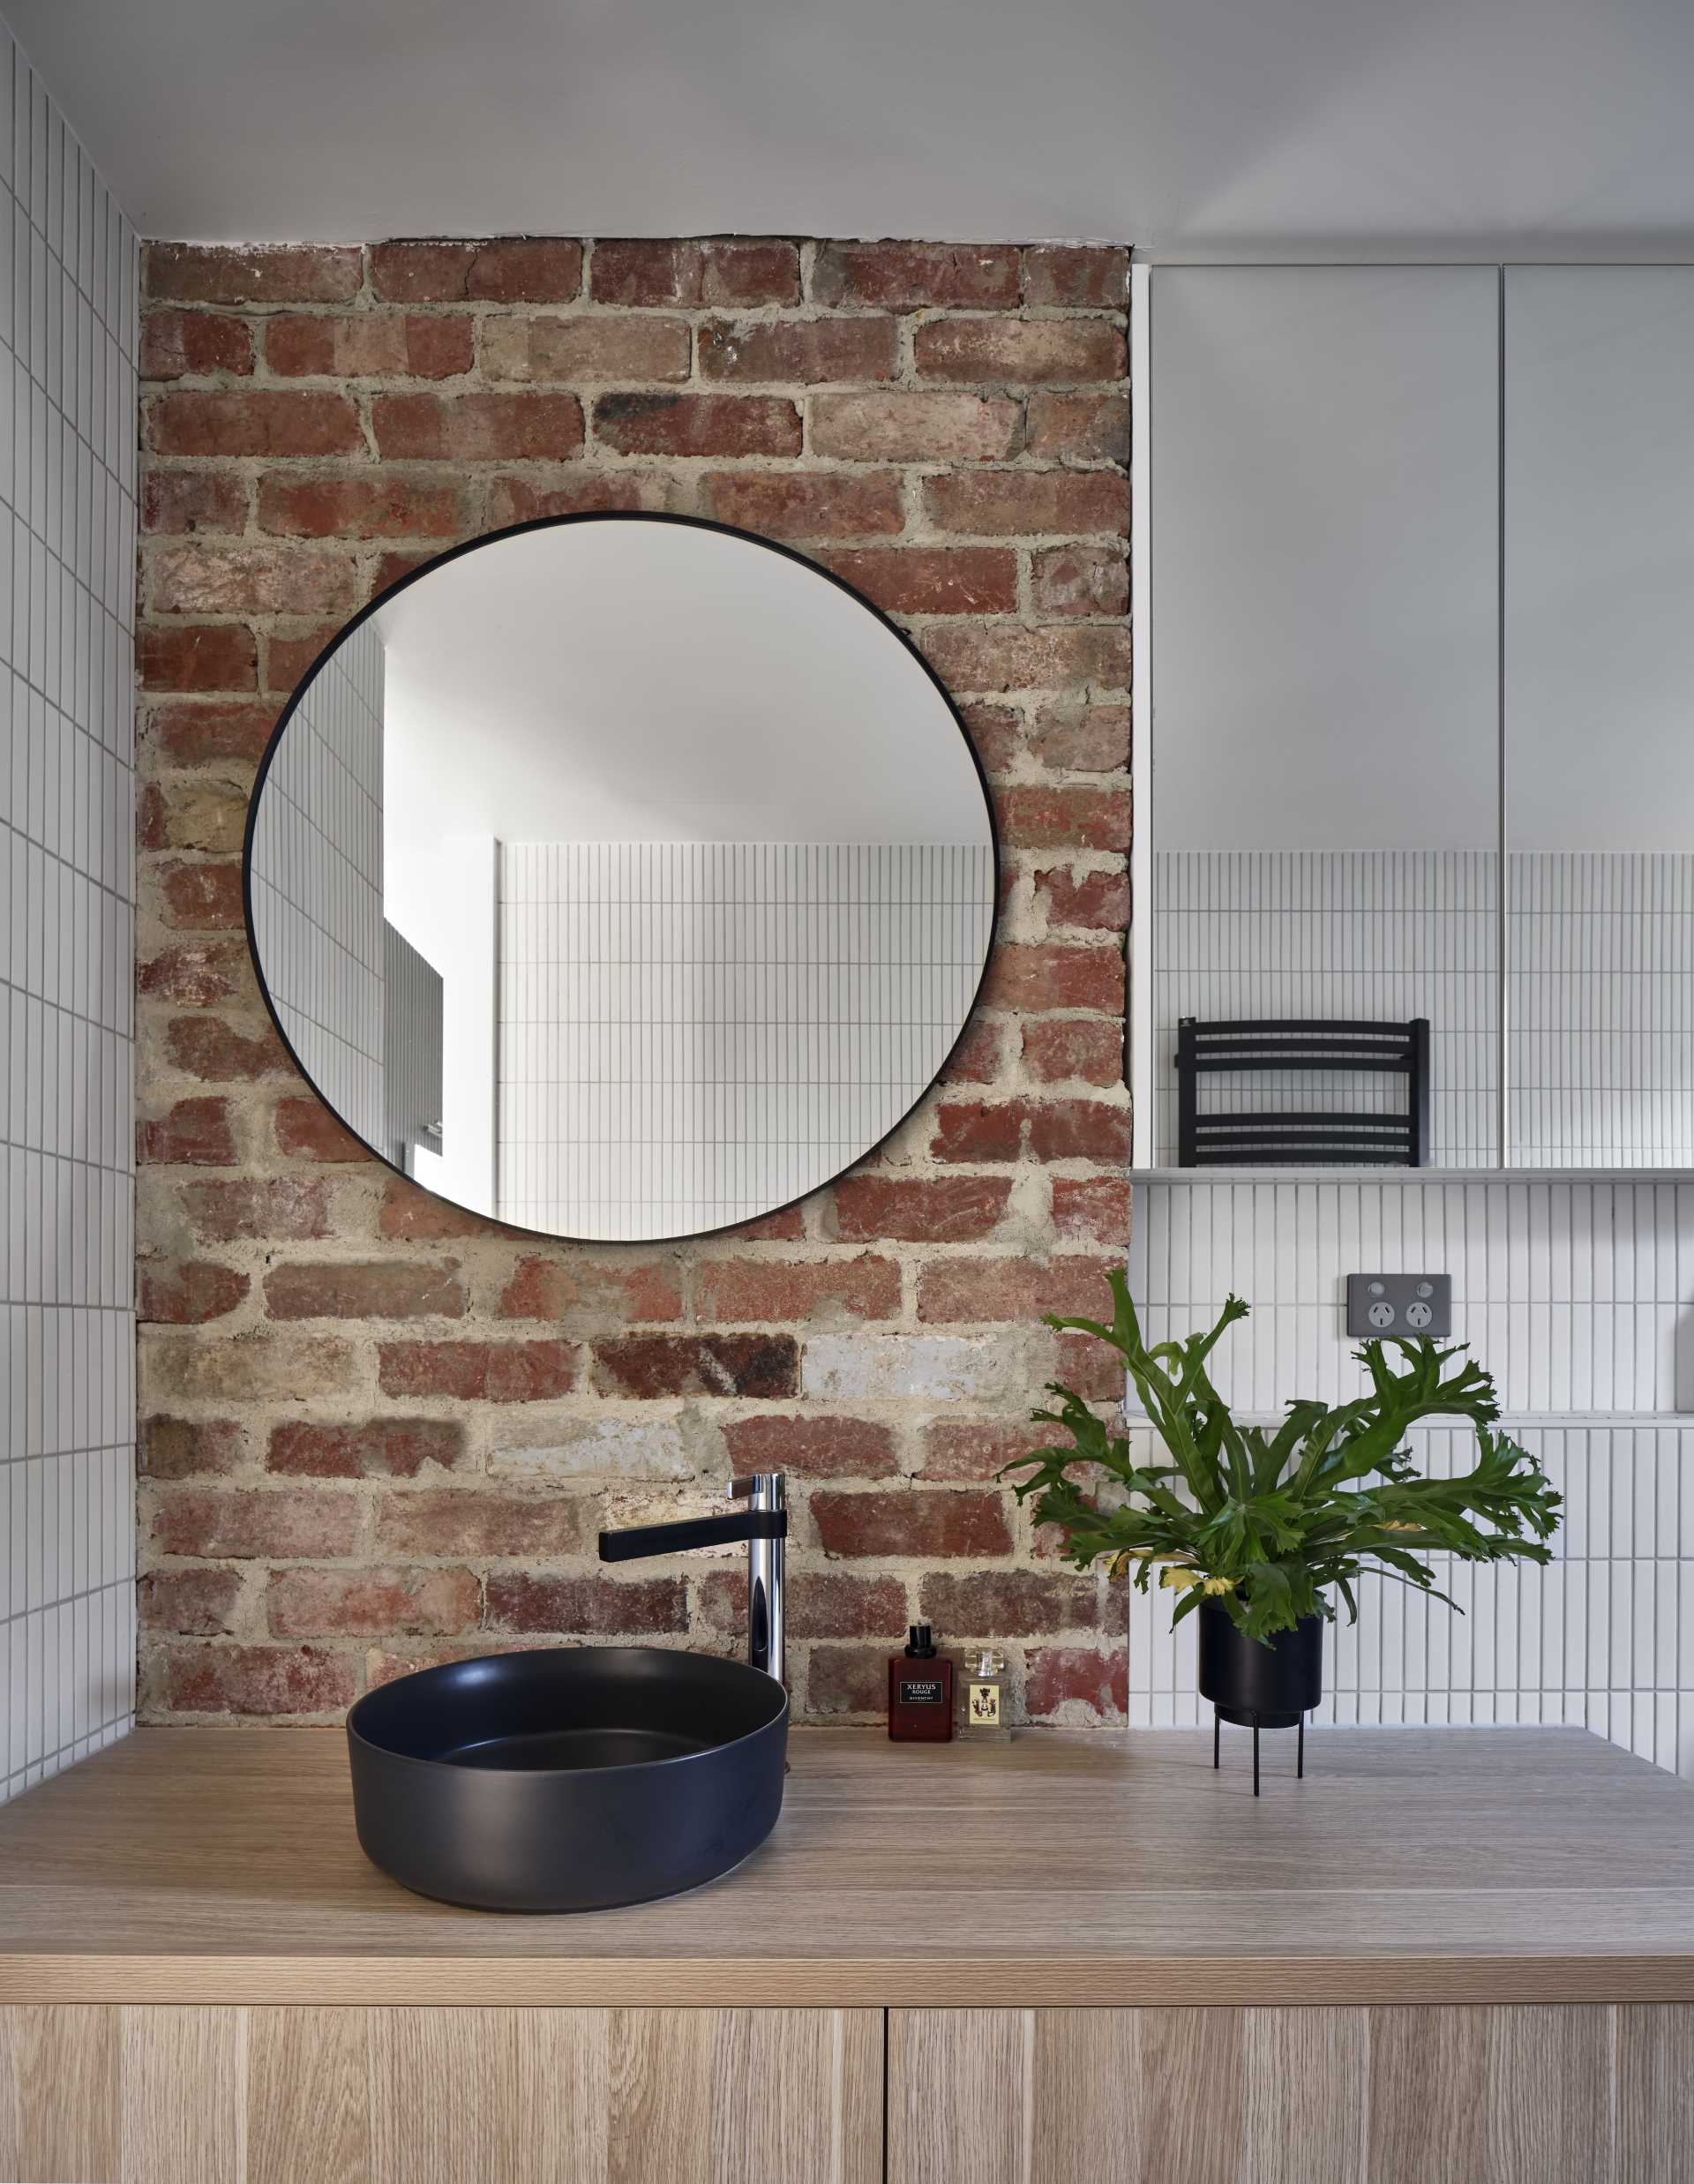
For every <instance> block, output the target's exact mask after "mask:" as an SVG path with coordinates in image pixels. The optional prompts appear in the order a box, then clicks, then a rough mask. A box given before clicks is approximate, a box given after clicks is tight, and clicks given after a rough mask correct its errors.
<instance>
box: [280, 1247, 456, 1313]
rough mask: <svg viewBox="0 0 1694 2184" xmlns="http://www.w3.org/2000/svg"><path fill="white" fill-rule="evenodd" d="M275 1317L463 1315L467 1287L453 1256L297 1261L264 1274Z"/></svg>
mask: <svg viewBox="0 0 1694 2184" xmlns="http://www.w3.org/2000/svg"><path fill="white" fill-rule="evenodd" d="M265 1309H266V1312H268V1313H269V1315H270V1317H272V1318H273V1319H462V1318H463V1317H464V1315H465V1286H464V1283H463V1282H462V1281H461V1280H460V1279H459V1269H458V1266H457V1265H456V1264H455V1263H454V1262H453V1260H451V1259H449V1260H448V1261H447V1262H446V1265H440V1266H433V1265H428V1264H427V1263H425V1262H424V1261H422V1260H418V1259H371V1260H366V1261H364V1262H362V1263H360V1264H357V1265H345V1264H342V1263H341V1262H338V1261H336V1260H333V1259H325V1260H311V1259H304V1260H296V1261H294V1262H293V1263H291V1264H289V1265H283V1266H276V1267H273V1268H272V1270H271V1272H269V1273H268V1274H266V1277H265Z"/></svg>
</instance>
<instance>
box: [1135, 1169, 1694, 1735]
mask: <svg viewBox="0 0 1694 2184" xmlns="http://www.w3.org/2000/svg"><path fill="white" fill-rule="evenodd" d="M1417 1271H1422V1272H1431V1271H1433V1272H1450V1273H1451V1274H1452V1276H1453V1278H1454V1280H1453V1287H1454V1333H1455V1337H1456V1339H1457V1340H1460V1341H1468V1342H1469V1343H1470V1344H1471V1346H1472V1347H1473V1351H1474V1353H1475V1355H1477V1356H1478V1357H1479V1358H1480V1360H1481V1361H1482V1362H1483V1363H1484V1364H1486V1365H1487V1366H1488V1368H1489V1370H1491V1371H1492V1372H1493V1373H1494V1375H1495V1379H1496V1381H1497V1383H1498V1385H1499V1388H1500V1394H1501V1401H1502V1405H1503V1414H1504V1419H1505V1423H1506V1426H1507V1429H1508V1430H1509V1431H1510V1432H1511V1433H1513V1434H1514V1435H1515V1436H1516V1437H1517V1438H1518V1439H1519V1440H1521V1441H1522V1442H1523V1443H1524V1444H1525V1446H1527V1447H1530V1448H1533V1450H1534V1451H1535V1452H1537V1453H1538V1455H1539V1456H1540V1459H1541V1461H1542V1462H1543V1464H1544V1465H1545V1467H1546V1468H1547V1470H1548V1475H1549V1476H1550V1477H1551V1479H1552V1480H1553V1482H1554V1484H1555V1486H1557V1487H1558V1489H1559V1490H1560V1491H1561V1492H1562V1493H1563V1495H1564V1496H1565V1497H1566V1510H1565V1522H1564V1525H1563V1528H1562V1530H1561V1531H1560V1533H1559V1534H1558V1535H1556V1537H1555V1542H1554V1556H1555V1559H1554V1561H1553V1563H1552V1564H1551V1565H1549V1566H1548V1568H1547V1569H1545V1570H1535V1569H1531V1568H1525V1569H1524V1570H1521V1571H1514V1570H1510V1569H1503V1570H1473V1569H1471V1568H1468V1567H1466V1566H1465V1565H1454V1566H1452V1567H1450V1569H1448V1570H1446V1571H1445V1572H1443V1577H1442V1582H1443V1584H1444V1585H1445V1586H1446V1587H1447V1589H1448V1590H1450V1591H1451V1592H1452V1593H1453V1595H1454V1596H1455V1598H1457V1599H1458V1602H1459V1603H1460V1605H1461V1606H1462V1607H1464V1608H1465V1609H1466V1610H1467V1613H1466V1614H1465V1616H1463V1617H1455V1616H1453V1615H1452V1614H1451V1613H1450V1610H1447V1609H1445V1608H1443V1607H1440V1606H1438V1605H1435V1604H1433V1603H1431V1602H1427V1601H1424V1600H1422V1599H1420V1598H1417V1597H1415V1596H1413V1595H1411V1594H1409V1593H1407V1592H1406V1591H1405V1588H1404V1587H1401V1586H1398V1585H1391V1584H1385V1583H1375V1582H1373V1583H1371V1584H1369V1585H1368V1586H1367V1587H1365V1589H1364V1591H1363V1592H1362V1593H1361V1595H1360V1621H1359V1624H1358V1626H1357V1628H1356V1630H1348V1629H1346V1628H1345V1626H1344V1627H1343V1628H1342V1629H1341V1630H1340V1631H1339V1632H1338V1633H1337V1634H1336V1636H1335V1639H1334V1641H1333V1643H1332V1645H1331V1647H1330V1663H1329V1668H1328V1671H1327V1679H1326V1680H1327V1683H1328V1687H1329V1696H1328V1697H1327V1698H1326V1700H1325V1701H1324V1706H1323V1713H1322V1715H1320V1717H1319V1718H1321V1719H1329V1720H1340V1721H1360V1722H1398V1721H1420V1722H1422V1721H1428V1722H1447V1721H1451V1722H1578V1723H1582V1724H1585V1725H1586V1726H1588V1727H1589V1728H1592V1729H1595V1730H1599V1731H1600V1733H1601V1734H1602V1735H1604V1736H1608V1737H1612V1738H1613V1739H1614V1740H1615V1741H1616V1742H1618V1743H1621V1744H1625V1745H1629V1746H1630V1749H1631V1750H1633V1751H1636V1752H1640V1753H1642V1754H1643V1755H1644V1756H1645V1757H1646V1758H1648V1759H1653V1760H1658V1761H1659V1762H1660V1764H1661V1765H1663V1766H1666V1767H1675V1768H1676V1769H1677V1770H1678V1771H1679V1772H1680V1773H1682V1774H1683V1775H1689V1776H1691V1777H1694V1476H1687V1474H1688V1471H1689V1467H1690V1464H1694V1419H1690V1420H1689V1421H1688V1422H1686V1423H1684V1422H1683V1421H1682V1420H1681V1419H1679V1418H1678V1416H1677V1415H1676V1414H1677V1413H1679V1412H1682V1411H1687V1410H1694V1185H1684V1184H1680V1183H1663V1182H1645V1181H1643V1182H1629V1181H1626V1180H1620V1181H1615V1182H1608V1181H1601V1180H1594V1179H1575V1178H1573V1179H1572V1180H1570V1181H1569V1182H1566V1181H1563V1180H1562V1179H1556V1178H1555V1179H1551V1180H1547V1179H1539V1180H1529V1179H1513V1180H1507V1179H1505V1178H1501V1179H1499V1180H1495V1181H1484V1180H1481V1179H1480V1178H1478V1179H1473V1178H1468V1177H1460V1178H1450V1179H1436V1178H1433V1177H1432V1178H1430V1179H1428V1180H1427V1181H1413V1180H1411V1179H1410V1178H1407V1179H1404V1180H1401V1179H1384V1178H1381V1177H1364V1178H1361V1177H1355V1176H1345V1177H1335V1178H1323V1179H1321V1180H1299V1181H1297V1180H1294V1179H1292V1178H1290V1179H1286V1180H1284V1179H1274V1180H1264V1181H1261V1180H1257V1179H1255V1180H1251V1181H1248V1180H1242V1179H1233V1178H1222V1177H1204V1176H1200V1175H1196V1176H1195V1177H1194V1178H1193V1179H1191V1180H1190V1179H1188V1178H1186V1177H1185V1178H1183V1179H1181V1180H1159V1181H1156V1182H1143V1183H1140V1184H1138V1185H1137V1186H1136V1201H1135V1220H1134V1231H1133V1237H1132V1242H1131V1250H1130V1265H1129V1279H1130V1287H1131V1289H1132V1290H1133V1292H1134V1294H1135V1295H1136V1299H1137V1301H1138V1302H1140V1303H1142V1305H1143V1314H1144V1319H1145V1324H1146V1327H1147V1331H1148V1333H1149V1336H1150V1338H1151V1339H1155V1340H1163V1339H1165V1338H1166V1337H1169V1336H1173V1335H1179V1336H1180V1335H1184V1334H1188V1333H1189V1332H1193V1331H1195V1330H1196V1329H1198V1328H1201V1327H1203V1326H1207V1325H1211V1322H1212V1320H1213V1319H1215V1317H1216V1316H1217V1311H1218V1307H1219V1306H1220V1305H1221V1304H1222V1302H1223V1300H1224V1298H1225V1296H1226V1295H1227V1294H1228V1293H1229V1291H1230V1290H1232V1289H1233V1290H1235V1291H1236V1292H1237V1293H1238V1294H1240V1295H1242V1296H1244V1297H1246V1298H1247V1300H1248V1302H1249V1303H1250V1304H1252V1305H1253V1306H1254V1312H1253V1316H1252V1317H1251V1318H1250V1319H1248V1321H1246V1322H1245V1323H1244V1324H1242V1325H1240V1326H1237V1327H1235V1328H1233V1329H1232V1330H1231V1331H1230V1332H1229V1333H1228V1334H1227V1335H1226V1337H1225V1339H1224V1342H1223V1343H1222V1344H1221V1345H1220V1346H1219V1348H1218V1352H1217V1353H1216V1354H1215V1355H1214V1360H1213V1362H1214V1365H1215V1368H1216V1370H1215V1376H1214V1377H1215V1378H1216V1380H1217V1382H1218V1386H1219V1388H1220V1389H1221V1390H1222V1391H1223V1392H1224V1393H1225V1394H1226V1396H1227V1397H1228V1398H1229V1399H1230V1400H1232V1401H1233V1403H1235V1404H1236V1405H1237V1406H1238V1407H1241V1409H1243V1410H1244V1411H1246V1412H1248V1413H1249V1414H1252V1415H1275V1414H1277V1413H1278V1412H1279V1411H1280V1410H1281V1408H1282V1407H1283V1405H1284V1404H1285V1403H1286V1402H1287V1401H1288V1400H1289V1399H1290V1398H1291V1397H1293V1396H1295V1395H1315V1396H1321V1397H1323V1398H1325V1399H1327V1400H1338V1399H1339V1398H1342V1397H1345V1396H1347V1395H1351V1394H1353V1393H1355V1392H1361V1391H1362V1389H1363V1386H1364V1385H1365V1384H1364V1378H1363V1375H1362V1373H1361V1372H1360V1368H1359V1366H1358V1365H1357V1363H1356V1362H1354V1361H1353V1350H1354V1348H1355V1347H1357V1346H1356V1344H1354V1343H1353V1341H1351V1340H1349V1339H1348V1337H1347V1335H1346V1332H1345V1296H1344V1283H1345V1276H1346V1275H1347V1274H1348V1273H1349V1272H1417ZM1467 1446H1468V1441H1467V1439H1466V1437H1465V1436H1464V1435H1462V1434H1458V1433H1454V1432H1451V1431H1450V1430H1446V1429H1441V1430H1430V1431H1428V1432H1427V1433H1424V1434H1422V1435H1420V1436H1419V1437H1418V1440H1417V1445H1416V1453H1417V1454H1418V1455H1419V1457H1420V1460H1427V1461H1428V1463H1429V1465H1430V1467H1431V1468H1433V1469H1436V1470H1446V1469H1452V1468H1458V1467H1462V1466H1463V1464H1464V1463H1465V1460H1466V1456H1465V1450H1466V1448H1467ZM1169 1620H1170V1617H1169V1601H1168V1597H1166V1599H1164V1600H1159V1599H1158V1598H1157V1597H1155V1598H1154V1599H1153V1600H1151V1602H1150V1601H1146V1600H1142V1599H1139V1598H1137V1599H1136V1600H1135V1601H1134V1602H1133V1603H1132V1606H1131V1610H1130V1624H1129V1677H1130V1701H1129V1704H1130V1717H1131V1719H1132V1721H1136V1722H1150V1723H1154V1724H1159V1723H1165V1722H1194V1721H1196V1720H1198V1719H1199V1718H1200V1714H1199V1707H1198V1700H1197V1699H1196V1695H1195V1692H1194V1660H1193V1644H1194V1640H1193V1635H1192V1630H1191V1625H1184V1626H1183V1628H1182V1629H1181V1631H1179V1632H1176V1633H1175V1635H1174V1637H1173V1635H1172V1633H1171V1632H1170V1630H1169V1628H1168V1625H1169Z"/></svg>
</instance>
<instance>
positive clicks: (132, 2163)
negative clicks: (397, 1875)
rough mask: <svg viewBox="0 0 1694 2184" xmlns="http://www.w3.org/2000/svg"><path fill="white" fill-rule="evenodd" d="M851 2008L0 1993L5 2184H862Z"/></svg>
mask: <svg viewBox="0 0 1694 2184" xmlns="http://www.w3.org/2000/svg"><path fill="white" fill-rule="evenodd" d="M881 2175H882V2013H881V2010H868V2009H459V2008H451V2007H447V2008H440V2007H438V2008H416V2009H408V2008H382V2009H360V2008H235V2009H229V2008H225V2009H220V2008H195V2009H174V2008H151V2007H139V2008H100V2007H97V2006H86V2007H83V2006H77V2005H74V2004H73V2005H69V2006H58V2007H47V2008H9V2009H0V2177H4V2178H5V2179H6V2180H7V2184H13V2180H16V2184H483V2180H486V2184H560V2180H566V2179H568V2180H569V2184H880V2180H881Z"/></svg>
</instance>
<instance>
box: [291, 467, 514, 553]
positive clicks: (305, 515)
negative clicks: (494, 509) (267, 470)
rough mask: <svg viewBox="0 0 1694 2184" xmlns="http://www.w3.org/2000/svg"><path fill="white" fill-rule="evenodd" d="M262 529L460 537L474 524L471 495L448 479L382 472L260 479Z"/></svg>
mask: <svg viewBox="0 0 1694 2184" xmlns="http://www.w3.org/2000/svg"><path fill="white" fill-rule="evenodd" d="M470 528H471V509H470V496H469V494H468V492H466V491H465V488H464V487H463V486H462V485H461V484H458V483H456V482H455V481H454V480H452V479H448V478H420V477H414V476H411V475H409V474H408V473H406V472H403V471H402V472H401V474H400V475H399V476H398V477H395V476H394V475H392V474H388V473H384V472H380V471H379V472H377V473H376V474H375V475H366V476H364V477H299V476H298V475H296V474H295V473H293V472H290V471H287V470H283V471H279V472H276V473H275V474H274V475H273V476H271V477H266V478H263V479H261V480H260V482H259V529H260V530H263V531H271V532H273V533H275V534H278V535H280V536H282V537H291V538H458V537H462V536H463V535H464V534H465V533H466V532H467V531H468V530H469V529H470Z"/></svg>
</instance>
